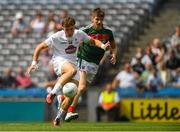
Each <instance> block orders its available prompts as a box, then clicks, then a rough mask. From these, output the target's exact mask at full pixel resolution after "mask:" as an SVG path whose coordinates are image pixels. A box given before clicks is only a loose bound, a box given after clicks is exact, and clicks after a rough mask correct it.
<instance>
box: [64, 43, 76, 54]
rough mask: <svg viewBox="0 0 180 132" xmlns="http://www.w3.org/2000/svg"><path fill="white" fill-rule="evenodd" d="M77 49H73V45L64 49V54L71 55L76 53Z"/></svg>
mask: <svg viewBox="0 0 180 132" xmlns="http://www.w3.org/2000/svg"><path fill="white" fill-rule="evenodd" d="M76 49H77V47H75V46H74V45H72V44H71V45H69V46H68V47H67V48H66V49H65V52H66V54H73V53H75V52H76Z"/></svg>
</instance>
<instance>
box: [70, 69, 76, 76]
mask: <svg viewBox="0 0 180 132" xmlns="http://www.w3.org/2000/svg"><path fill="white" fill-rule="evenodd" d="M76 73H77V70H76V69H75V68H72V69H70V70H69V74H71V75H72V76H74V75H76Z"/></svg>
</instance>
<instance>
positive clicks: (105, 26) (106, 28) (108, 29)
mask: <svg viewBox="0 0 180 132" xmlns="http://www.w3.org/2000/svg"><path fill="white" fill-rule="evenodd" d="M103 28H104V29H105V30H107V31H109V32H112V29H111V28H110V27H108V26H107V25H103Z"/></svg>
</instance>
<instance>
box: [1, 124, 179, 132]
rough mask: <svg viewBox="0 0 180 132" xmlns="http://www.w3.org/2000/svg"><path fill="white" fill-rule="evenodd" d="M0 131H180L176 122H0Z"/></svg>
mask: <svg viewBox="0 0 180 132" xmlns="http://www.w3.org/2000/svg"><path fill="white" fill-rule="evenodd" d="M0 131H84V132H85V131H180V124H178V123H121V122H120V123H79V122H75V123H63V124H61V126H58V127H53V126H52V123H0Z"/></svg>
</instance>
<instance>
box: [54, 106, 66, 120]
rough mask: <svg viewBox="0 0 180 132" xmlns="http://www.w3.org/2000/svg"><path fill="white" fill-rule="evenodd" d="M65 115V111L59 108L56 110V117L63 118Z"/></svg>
mask: <svg viewBox="0 0 180 132" xmlns="http://www.w3.org/2000/svg"><path fill="white" fill-rule="evenodd" d="M65 115H66V111H65V110H63V109H62V108H60V109H59V110H58V112H57V116H56V118H59V119H63V118H64V117H65Z"/></svg>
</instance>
